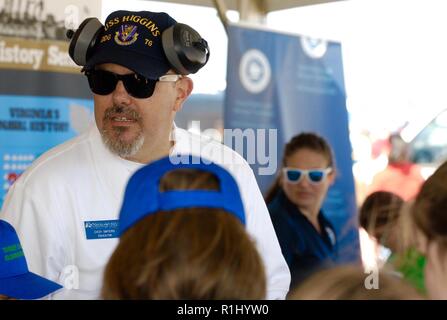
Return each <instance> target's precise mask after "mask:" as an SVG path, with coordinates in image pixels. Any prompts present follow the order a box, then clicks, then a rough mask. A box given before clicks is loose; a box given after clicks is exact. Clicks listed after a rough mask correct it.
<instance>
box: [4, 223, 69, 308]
mask: <svg viewBox="0 0 447 320" xmlns="http://www.w3.org/2000/svg"><path fill="white" fill-rule="evenodd" d="M61 288H62V286H60V285H59V284H57V283H55V282H53V281H50V280H47V279H45V278H42V277H41V276H38V275H37V274H35V273H32V272H30V271H29V270H28V265H27V263H26V259H25V256H24V254H23V250H22V246H21V245H20V241H19V238H18V236H17V233H16V231H15V230H14V228H13V227H12V226H11V225H10V224H9V223H7V222H6V221H4V220H0V295H4V296H8V297H10V298H14V299H26V300H28V299H39V298H42V297H45V296H47V295H49V294H50V293H53V292H54V291H56V290H58V289H61Z"/></svg>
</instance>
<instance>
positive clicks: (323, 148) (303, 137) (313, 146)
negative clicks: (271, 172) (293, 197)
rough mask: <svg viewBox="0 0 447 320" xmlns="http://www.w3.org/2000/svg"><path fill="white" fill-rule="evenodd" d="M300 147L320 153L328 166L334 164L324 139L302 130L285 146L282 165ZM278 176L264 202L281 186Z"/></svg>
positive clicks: (271, 197) (285, 163) (269, 199)
mask: <svg viewBox="0 0 447 320" xmlns="http://www.w3.org/2000/svg"><path fill="white" fill-rule="evenodd" d="M302 149H309V150H312V151H315V152H318V153H320V154H322V155H323V156H324V157H325V158H326V159H327V161H328V165H329V166H330V167H333V168H334V167H335V166H334V157H333V155H332V149H331V147H330V146H329V144H328V143H327V142H326V140H325V139H324V138H323V137H321V136H319V135H317V134H316V133H313V132H303V133H300V134H298V135H296V136H294V137H293V138H292V139H291V140H290V141H289V142H288V143H287V144H286V146H285V148H284V154H283V157H282V167H285V166H286V165H287V158H289V157H290V156H292V155H293V154H294V153H295V152H297V151H298V150H302ZM282 167H281V168H282ZM281 168H280V170H279V174H281ZM334 169H335V168H334ZM279 181H280V176H279V175H278V176H277V177H276V179H275V182H274V183H273V184H272V186H271V187H270V189H269V190H268V191H267V195H266V196H265V202H266V203H267V204H268V203H270V202H271V201H272V200H273V198H274V197H275V195H276V193H277V192H278V190H279V189H280V188H281V186H280V183H279Z"/></svg>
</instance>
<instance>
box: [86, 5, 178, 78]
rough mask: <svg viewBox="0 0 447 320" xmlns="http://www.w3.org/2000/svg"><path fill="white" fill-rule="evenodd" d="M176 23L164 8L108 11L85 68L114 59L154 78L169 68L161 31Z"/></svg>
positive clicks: (110, 61) (113, 61) (115, 61)
mask: <svg viewBox="0 0 447 320" xmlns="http://www.w3.org/2000/svg"><path fill="white" fill-rule="evenodd" d="M176 23H177V22H176V21H175V20H174V19H173V18H172V17H171V16H169V15H168V14H167V13H164V12H150V11H139V12H132V11H115V12H112V13H111V14H110V15H109V16H108V17H107V19H106V21H105V24H104V30H103V31H102V32H101V33H100V38H99V43H98V44H97V45H96V47H95V48H94V51H93V54H92V56H91V57H90V58H89V60H88V61H87V64H86V66H85V68H86V69H91V68H93V67H94V66H95V65H97V64H101V63H116V64H119V65H122V66H124V67H126V68H128V69H130V70H132V71H134V72H135V73H138V74H141V75H142V76H144V77H146V78H149V79H153V80H157V79H158V78H160V77H161V76H162V75H164V74H166V73H167V72H168V71H169V69H171V65H170V64H169V61H168V59H167V57H166V55H165V53H164V51H163V45H162V40H161V39H162V38H161V34H162V33H163V31H164V30H166V29H167V28H169V27H171V26H172V25H174V24H176Z"/></svg>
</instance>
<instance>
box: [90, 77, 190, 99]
mask: <svg viewBox="0 0 447 320" xmlns="http://www.w3.org/2000/svg"><path fill="white" fill-rule="evenodd" d="M85 75H86V76H87V79H88V84H89V86H90V89H91V90H92V91H93V93H96V94H99V95H102V96H104V95H108V94H111V93H112V92H113V91H114V90H115V88H116V85H117V83H118V81H122V82H123V84H124V88H126V91H127V93H129V94H130V95H131V96H132V97H134V98H138V99H145V98H149V97H150V96H152V94H153V93H154V90H155V85H156V84H157V81H161V82H175V81H177V80H178V79H180V78H181V77H182V76H181V75H178V74H166V75H164V76H161V77H160V78H158V80H152V79H147V78H145V77H143V76H142V75H139V74H137V73H131V74H124V75H121V74H116V73H113V72H110V71H105V70H88V71H86V72H85Z"/></svg>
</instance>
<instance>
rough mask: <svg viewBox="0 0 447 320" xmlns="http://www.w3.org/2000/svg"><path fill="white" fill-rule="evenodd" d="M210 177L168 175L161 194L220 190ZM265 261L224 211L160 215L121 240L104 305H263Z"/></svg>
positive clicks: (106, 280) (187, 172) (191, 173)
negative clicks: (126, 301)
mask: <svg viewBox="0 0 447 320" xmlns="http://www.w3.org/2000/svg"><path fill="white" fill-rule="evenodd" d="M218 188H219V183H218V181H217V178H216V177H215V176H214V175H213V174H211V173H208V172H204V171H197V170H192V169H178V170H174V171H171V172H169V173H167V174H166V175H165V176H164V177H163V179H162V180H161V182H160V190H161V191H167V190H187V189H189V190H192V189H202V190H217V189H218ZM265 295H266V276H265V271H264V266H263V263H262V260H261V257H260V255H259V253H258V251H257V249H256V247H255V245H254V243H253V242H252V241H251V239H250V237H249V235H248V234H247V232H246V230H245V228H244V226H243V225H242V224H241V223H240V221H239V220H238V219H237V218H236V217H235V216H234V215H232V214H230V213H228V212H226V211H224V210H222V209H208V208H186V209H177V210H173V211H160V212H158V213H156V214H154V215H149V216H147V217H145V218H143V219H142V220H141V221H139V222H138V223H136V224H135V225H134V226H132V227H131V228H130V229H129V230H128V231H127V232H126V233H125V234H124V235H123V236H122V237H121V239H120V243H119V245H118V247H117V249H116V250H115V252H114V253H113V255H112V257H111V259H110V261H109V263H108V265H107V267H106V270H105V274H104V285H103V289H102V296H103V298H105V299H187V300H189V299H265Z"/></svg>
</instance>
